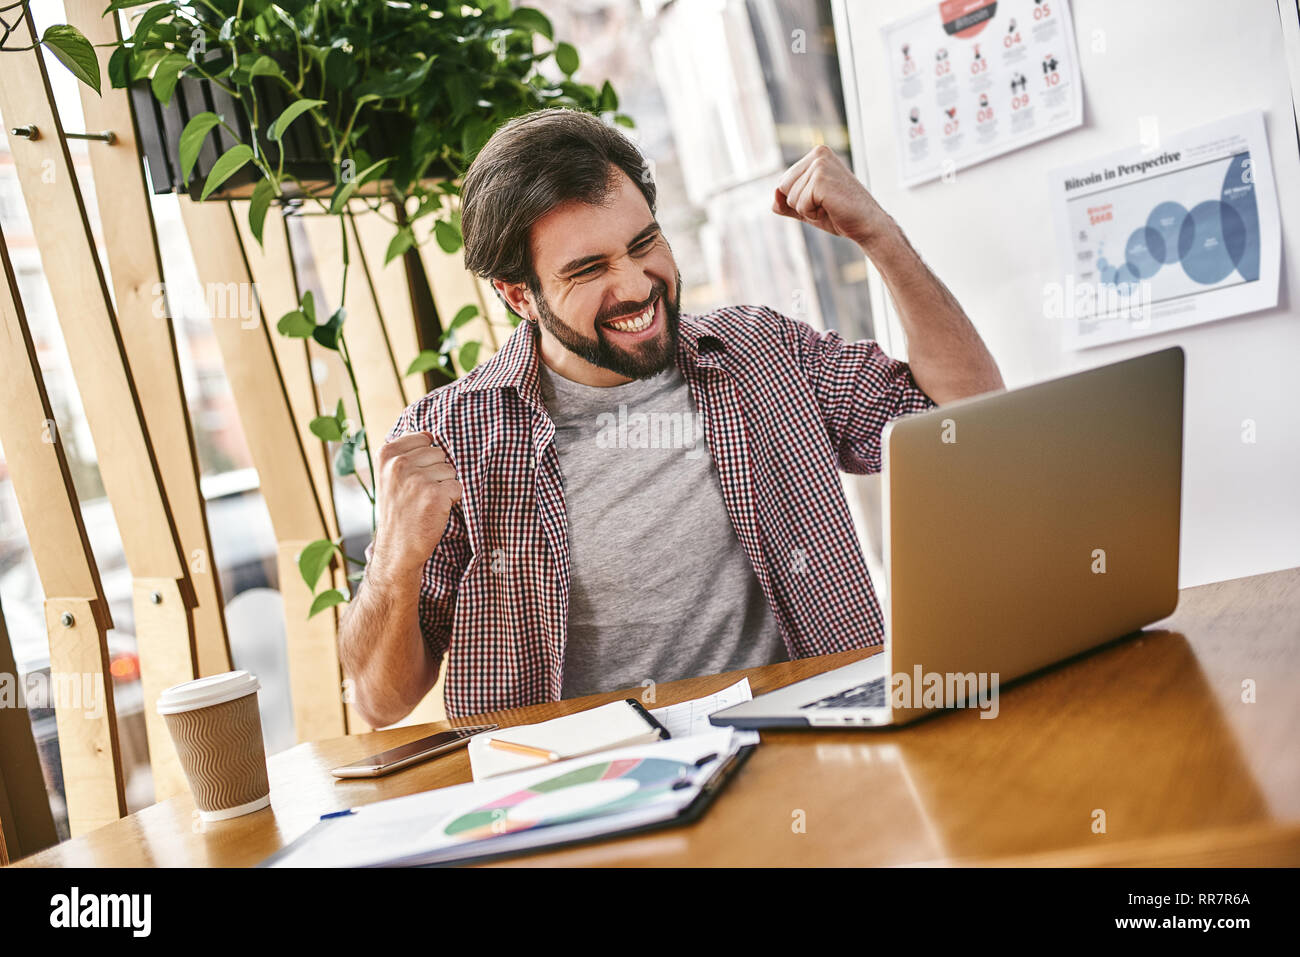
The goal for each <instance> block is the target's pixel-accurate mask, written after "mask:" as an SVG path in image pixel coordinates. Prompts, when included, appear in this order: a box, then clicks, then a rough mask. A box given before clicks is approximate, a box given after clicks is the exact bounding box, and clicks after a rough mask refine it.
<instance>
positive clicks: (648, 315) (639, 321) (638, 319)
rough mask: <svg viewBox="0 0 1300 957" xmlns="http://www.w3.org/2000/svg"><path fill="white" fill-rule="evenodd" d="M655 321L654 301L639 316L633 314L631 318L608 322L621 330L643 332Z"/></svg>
mask: <svg viewBox="0 0 1300 957" xmlns="http://www.w3.org/2000/svg"><path fill="white" fill-rule="evenodd" d="M654 321H655V307H654V303H651V304H650V308H649V309H647V310H646V311H645V312H643V313H641V315H639V316H633V317H632V318H631V319H620V320H619V321H618V322H609V323H606V325H608V326H609V327H610V328H611V329H617V330H618V331H619V332H643V331H645V330H646V329H649V328H650V323H652V322H654Z"/></svg>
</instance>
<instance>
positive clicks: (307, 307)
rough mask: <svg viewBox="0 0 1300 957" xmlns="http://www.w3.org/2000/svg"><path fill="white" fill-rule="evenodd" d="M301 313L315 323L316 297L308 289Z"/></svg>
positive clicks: (304, 294)
mask: <svg viewBox="0 0 1300 957" xmlns="http://www.w3.org/2000/svg"><path fill="white" fill-rule="evenodd" d="M302 314H303V315H304V316H306V317H307V318H308V319H310V320H311V324H312V325H313V326H314V325H316V297H315V296H313V295H312V294H311V290H310V289H308V290H307V291H306V292H304V293H303V294H302ZM339 401H340V402H341V401H343V400H342V399H340V400H339Z"/></svg>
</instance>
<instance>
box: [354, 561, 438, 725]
mask: <svg viewBox="0 0 1300 957" xmlns="http://www.w3.org/2000/svg"><path fill="white" fill-rule="evenodd" d="M371 566H372V567H370V568H367V570H366V579H365V581H363V582H362V585H361V589H360V591H359V592H358V594H357V597H356V598H355V599H353V600H352V601H351V602H350V603H349V604H348V606H347V607H346V608H345V610H344V613H343V616H342V618H341V620H340V622H339V659H340V661H341V663H342V665H343V672H344V674H346V675H347V676H348V677H349V678H351V679H352V681H353V689H354V691H355V698H354V704H355V706H356V708H357V710H358V711H359V712H360V713H361V716H362V717H364V718H365V719H366V720H367V721H369V722H371V723H372V725H373V726H374V727H377V728H378V727H384V726H386V725H389V724H393V723H394V722H396V721H400V720H401V719H402V718H404V717H406V715H408V714H410V713H411V710H412V709H413V708H414V707H415V706H416V705H417V704H419V703H420V699H421V698H422V697H424V695H425V693H426V692H427V691H428V690H429V688H431V687H432V686H433V683H434V681H436V680H437V677H438V675H437V665H436V664H434V663H433V662H432V661H431V659H430V657H429V653H428V651H427V650H426V649H425V646H424V638H423V636H422V635H421V634H420V617H419V601H420V574H421V570H420V569H419V568H416V569H414V570H413V571H403V572H392V573H389V572H385V571H383V570H382V569H381V568H380V567H379V566H378V565H377V564H376V563H374V562H373V561H372V563H371Z"/></svg>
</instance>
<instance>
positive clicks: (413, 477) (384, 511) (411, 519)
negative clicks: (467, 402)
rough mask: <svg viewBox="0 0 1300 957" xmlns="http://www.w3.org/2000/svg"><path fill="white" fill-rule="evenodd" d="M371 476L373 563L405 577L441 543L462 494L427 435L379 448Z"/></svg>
mask: <svg viewBox="0 0 1300 957" xmlns="http://www.w3.org/2000/svg"><path fill="white" fill-rule="evenodd" d="M375 473H376V478H375V495H376V500H375V503H376V506H377V509H378V512H379V516H378V527H377V528H376V530H375V547H374V553H373V560H376V561H378V562H379V563H380V564H381V565H382V567H383V569H384V570H385V571H387V572H389V573H395V574H405V573H409V572H411V571H413V570H415V569H417V568H420V567H422V566H423V565H424V563H425V562H426V561H428V559H429V556H430V555H432V554H433V550H434V549H435V548H437V547H438V543H439V542H440V541H442V535H443V532H445V531H446V530H447V519H448V517H449V516H450V515H451V509H452V506H453V505H455V504H456V503H457V502H459V501H460V497H461V495H462V494H463V489H462V488H461V485H460V482H458V481H456V470H455V469H454V468H452V465H451V463H450V462H448V461H447V453H446V452H444V451H443V450H442V449H441V448H439V447H438V446H437V445H434V444H433V436H432V435H431V434H430V433H428V432H411V433H408V434H407V435H403V436H401V437H399V438H396V439H393V441H391V442H387V443H385V444H384V445H383V446H381V447H380V449H379V452H378V457H377V459H376V463H375Z"/></svg>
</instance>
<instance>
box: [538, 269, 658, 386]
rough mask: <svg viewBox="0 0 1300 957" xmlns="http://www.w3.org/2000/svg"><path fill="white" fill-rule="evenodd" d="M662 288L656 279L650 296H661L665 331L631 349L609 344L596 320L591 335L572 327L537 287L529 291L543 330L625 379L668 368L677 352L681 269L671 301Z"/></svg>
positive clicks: (655, 297)
mask: <svg viewBox="0 0 1300 957" xmlns="http://www.w3.org/2000/svg"><path fill="white" fill-rule="evenodd" d="M666 291H667V287H666V286H665V285H664V284H663V283H661V282H658V281H656V283H655V291H654V294H653V296H652V299H660V300H663V305H664V329H665V331H666V333H667V334H666V335H661V336H660V337H659V338H657V339H655V340H653V341H651V342H645V343H641V344H640V345H639V346H638V348H637V349H636V351H635V352H629V351H627V350H624V349H619V348H617V347H614V346H611V345H610V344H609V342H608V340H607V339H606V338H605V333H604V327H603V326H602V325H601V324H600V323H597V324H596V338H594V339H592V338H589V337H587V336H584V335H583V334H582V333H580V332H577V331H575V330H574V329H572V328H571V327H570V326H569V325H567V324H566V323H565V322H564V320H562V319H561V318H560V317H559V316H557V315H556V314H555V313H553V312H552V311H551V307H550V305H549V304H548V303H547V302H546V299H545V297H544V296H543V295H542V293H541V289H540V288H538V289H534V290H533V295H534V297H536V300H537V318H538V320H539V322H540V323H541V325H542V326H544V327H545V329H546V331H547V332H549V333H550V334H551V335H553V336H554V337H555V338H556V339H558V340H559V342H560V344H561V345H562V346H564V348H566V349H568V350H569V351H570V352H572V353H573V354H574V355H576V356H579V357H581V358H583V359H586V360H587V361H588V362H590V363H591V364H592V365H594V366H599V367H600V368H602V369H608V370H609V371H610V372H614V373H617V374H618V375H621V376H627V377H628V378H629V379H649V378H650V377H651V376H656V375H658V374H659V373H660V372H663V371H664V369H666V368H668V365H669V364H670V363H671V362H672V361H673V358H674V356H676V354H677V326H678V319H679V308H678V307H679V305H680V303H681V294H682V277H681V273H678V274H677V289H676V290H675V291H674V293H673V298H672V302H669V301H668V297H667V295H665V293H666ZM644 307H645V304H643V305H642V309H644Z"/></svg>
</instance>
